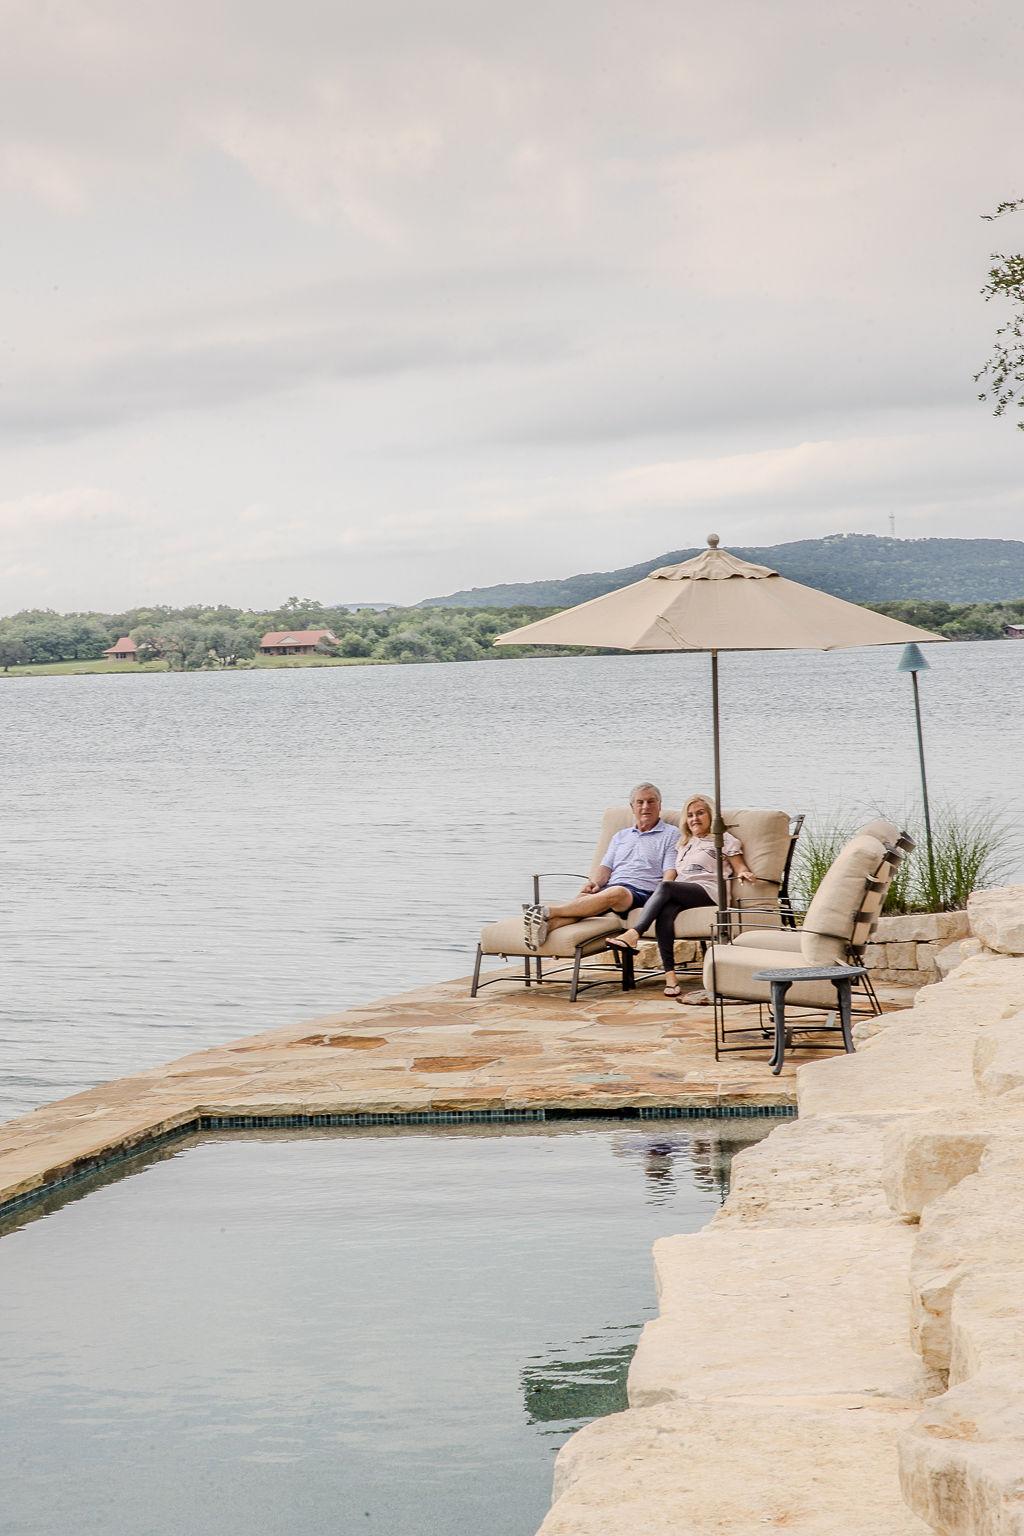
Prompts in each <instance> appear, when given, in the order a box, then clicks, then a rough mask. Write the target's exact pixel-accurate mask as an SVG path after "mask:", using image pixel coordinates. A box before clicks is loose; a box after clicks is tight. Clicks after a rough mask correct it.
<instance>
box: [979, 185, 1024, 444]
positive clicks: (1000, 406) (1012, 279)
mask: <svg viewBox="0 0 1024 1536" xmlns="http://www.w3.org/2000/svg"><path fill="white" fill-rule="evenodd" d="M1020 208H1024V198H1022V197H1018V198H1014V199H1013V200H1012V201H1010V202H1007V203H1000V204H999V207H998V208H997V209H996V211H995V213H989V214H983V215H982V217H983V218H985V219H987V220H989V221H990V222H992V221H994V220H995V219H1001V218H1002V217H1003V216H1004V215H1005V214H1007V213H1016V212H1017V211H1018V210H1019V209H1020ZM990 260H991V261H992V263H993V265H992V266H991V267H990V268H989V274H988V282H987V283H986V284H985V286H984V288H982V290H981V291H982V294H983V295H984V298H985V302H986V304H988V303H990V302H991V300H992V299H1008V300H1009V302H1010V304H1011V305H1012V309H1011V312H1010V318H1009V319H1008V320H1007V321H1006V323H1005V324H1004V325H1001V326H1000V327H999V329H998V330H997V331H996V339H995V343H994V345H993V348H992V356H991V357H990V358H989V360H988V362H987V363H986V364H985V366H984V367H983V368H981V369H980V370H979V371H978V372H977V373H976V374H975V375H974V379H975V382H976V383H979V384H980V383H982V381H984V384H985V387H984V389H983V390H982V391H981V393H980V394H979V396H978V399H979V400H985V401H988V402H989V403H990V404H991V406H992V414H993V415H994V416H1003V415H1005V413H1006V412H1007V411H1008V410H1010V411H1015V412H1016V413H1017V415H1018V421H1017V427H1018V430H1020V431H1022V432H1024V398H1022V394H1021V390H1022V386H1024V254H1017V255H1013V256H1008V255H1005V254H1004V253H1003V252H1001V251H993V253H992V255H991V257H990Z"/></svg>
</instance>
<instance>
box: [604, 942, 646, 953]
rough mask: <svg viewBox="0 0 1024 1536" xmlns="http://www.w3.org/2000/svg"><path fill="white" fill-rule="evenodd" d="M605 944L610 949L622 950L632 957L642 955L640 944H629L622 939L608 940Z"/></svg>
mask: <svg viewBox="0 0 1024 1536" xmlns="http://www.w3.org/2000/svg"><path fill="white" fill-rule="evenodd" d="M605 943H606V944H607V945H608V948H609V949H621V950H624V951H625V952H626V953H628V954H630V955H638V954H639V953H640V946H639V944H627V943H626V941H625V939H622V938H610V939H606V940H605Z"/></svg>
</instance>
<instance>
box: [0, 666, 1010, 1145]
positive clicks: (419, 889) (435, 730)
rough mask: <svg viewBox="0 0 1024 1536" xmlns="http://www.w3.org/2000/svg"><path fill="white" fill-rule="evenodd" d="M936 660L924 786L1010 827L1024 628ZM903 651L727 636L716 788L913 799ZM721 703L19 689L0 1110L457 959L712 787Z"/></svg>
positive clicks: (544, 688) (8, 734)
mask: <svg viewBox="0 0 1024 1536" xmlns="http://www.w3.org/2000/svg"><path fill="white" fill-rule="evenodd" d="M930 656H931V658H932V670H931V671H929V672H927V673H926V674H925V675H924V677H923V679H922V685H921V688H922V695H923V704H924V717H925V733H926V745H927V748H928V762H929V774H930V783H931V788H932V793H933V796H934V798H935V799H937V800H948V801H951V802H956V803H963V802H965V801H966V802H970V803H975V802H977V801H979V800H985V801H989V802H991V803H993V804H994V805H996V806H997V807H998V808H1000V809H1005V810H1006V811H1007V812H1008V814H1009V815H1010V816H1011V817H1012V819H1013V820H1014V821H1015V822H1016V821H1017V820H1019V816H1020V810H1021V799H1020V789H1019V783H1020V764H1021V762H1022V761H1024V714H1022V711H1021V708H1020V698H1021V685H1022V680H1024V645H1020V644H1018V643H1014V642H1012V641H1009V642H993V643H990V644H949V645H944V646H936V647H934V648H933V649H932V650H931V651H930ZM898 658H899V649H898V648H895V649H889V648H881V649H876V650H864V651H841V652H835V653H832V654H828V655H821V654H817V653H802V652H800V653H774V654H773V653H761V654H743V653H738V654H736V655H724V656H723V657H722V659H721V693H722V738H723V753H724V789H725V801H726V804H732V805H772V806H781V807H784V808H786V809H788V810H804V811H816V812H822V813H827V812H829V811H835V812H838V813H840V814H841V815H843V816H844V817H845V816H846V815H848V814H850V813H857V812H859V811H864V812H865V813H870V812H872V811H873V810H874V809H875V808H876V807H878V808H881V809H884V810H886V811H891V812H892V813H893V814H894V815H896V816H897V818H898V816H899V812H900V810H901V808H902V807H904V806H906V805H909V804H911V803H912V802H913V801H914V798H915V796H916V793H917V771H918V770H917V749H916V739H915V736H914V727H913V710H912V699H911V691H910V682H909V679H908V678H907V677H905V676H902V675H899V674H897V672H896V670H895V668H896V662H897V660H898ZM708 697H709V684H708V660H707V657H705V656H688V655H680V656H616V657H572V658H562V657H551V658H548V659H542V660H534V661H495V662H473V663H462V664H449V665H438V666H410V667H347V668H343V667H338V668H322V669H302V670H298V669H297V670H293V671H289V670H280V671H270V670H266V671H251V672H239V673H231V672H228V673H188V674H174V673H164V674H160V673H156V674H153V673H151V674H144V675H139V676H134V677H133V676H99V677H54V678H17V679H8V680H7V681H6V682H5V683H3V685H2V686H0V713H2V724H3V742H4V775H3V801H2V804H3V815H4V849H3V862H4V878H3V881H2V883H0V923H2V934H3V951H2V953H3V958H2V962H0V965H2V975H0V1116H3V1117H6V1116H9V1115H13V1114H17V1113H20V1112H22V1111H24V1110H27V1109H30V1108H33V1107H34V1106H36V1105H38V1104H42V1103H45V1102H47V1101H48V1100H50V1099H53V1098H57V1097H60V1096H63V1095H65V1094H69V1093H73V1092H76V1091H78V1090H79V1089H81V1088H85V1087H88V1086H90V1085H92V1084H94V1083H97V1082H101V1081H103V1080H106V1079H108V1078H111V1077H116V1076H120V1075H122V1074H124V1073H128V1072H131V1071H133V1070H137V1069H139V1068H142V1067H147V1066H151V1065H154V1064H156V1063H158V1062H161V1061H167V1060H171V1059H173V1058H175V1057H177V1056H180V1055H182V1054H184V1053H185V1052H187V1051H191V1050H195V1049H197V1048H199V1047H202V1046H205V1045H214V1044H218V1043H220V1042H223V1041H225V1040H229V1039H233V1038H235V1037H237V1036H240V1035H245V1034H250V1033H253V1032H255V1031H257V1030H262V1029H267V1028H269V1027H271V1026H274V1025H278V1024H288V1023H292V1022H296V1021H299V1020H302V1019H306V1018H309V1017H310V1016H312V1015H316V1014H324V1013H330V1012H335V1011H337V1010H340V1009H343V1008H345V1007H347V1006H349V1005H350V1004H353V1003H357V1002H361V1001H364V1000H366V999H368V998H372V997H377V996H380V995H382V994H385V993H388V992H396V991H401V990H402V989H405V988H408V987H413V986H417V985H420V984H422V983H426V982H432V981H436V980H440V979H441V978H445V977H451V976H455V975H459V974H463V973H465V972H466V971H468V969H469V968H470V965H471V959H472V954H473V950H474V947H475V943H476V934H477V932H478V930H479V927H480V924H481V921H482V920H485V919H489V918H491V917H496V916H500V915H503V914H505V913H507V912H510V911H513V910H515V909H516V907H517V904H518V903H519V902H520V901H522V900H524V899H525V898H526V897H527V896H528V895H529V890H530V886H529V877H530V874H531V873H532V871H533V870H535V869H537V868H541V869H551V868H555V869H567V870H580V871H582V870H585V869H586V867H587V865H588V864H589V861H590V856H591V853H592V851H593V843H594V839H595V836H596V831H597V826H598V823H599V820H600V814H601V810H602V808H603V807H604V806H605V805H606V804H609V803H611V802H613V801H621V800H623V799H624V798H625V794H626V792H627V791H628V789H629V788H630V786H631V785H632V784H633V783H635V782H636V781H637V780H639V779H642V778H650V779H653V780H654V781H655V782H656V783H658V784H660V785H661V786H662V788H663V790H664V792H665V795H666V799H667V802H668V803H670V804H676V805H678V803H679V802H680V800H681V798H682V797H683V796H684V795H685V794H687V793H689V792H691V791H692V790H695V789H706V788H707V787H708V786H709V784H710V782H711V772H710V769H711V733H710V721H709V708H708ZM1017 862H1018V866H1019V868H1024V861H1021V860H1018V861H1017ZM394 934H397V935H398V937H394V936H393V935H394Z"/></svg>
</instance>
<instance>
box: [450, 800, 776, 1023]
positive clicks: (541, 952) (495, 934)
mask: <svg viewBox="0 0 1024 1536" xmlns="http://www.w3.org/2000/svg"><path fill="white" fill-rule="evenodd" d="M662 819H663V820H664V821H666V822H669V823H671V825H672V826H676V827H677V826H678V825H679V812H678V811H670V810H667V811H663V812H662ZM722 819H723V821H724V822H725V826H726V829H727V830H728V831H730V832H734V833H735V834H736V836H737V837H738V838H739V840H740V842H741V843H742V844H743V854H744V858H745V859H746V861H747V864H748V865H749V866H750V868H751V869H752V870H753V872H754V873H755V875H756V876H757V880H756V881H755V883H754V884H752V885H746V886H743V887H741V889H740V892H739V893H738V904H737V905H736V906H732V905H730V912H729V921H730V922H731V923H732V924H733V925H734V926H735V927H736V928H737V930H739V929H742V928H743V927H744V926H747V925H753V926H755V927H756V926H759V925H761V924H762V923H773V922H780V921H781V922H783V923H784V922H786V921H787V920H788V921H789V922H792V921H793V918H792V908H791V905H790V902H789V890H788V878H789V870H790V866H791V864H792V858H793V848H794V846H795V844H796V839H797V837H798V835H799V832H800V826H801V824H802V822H803V817H802V816H800V817H797V818H795V819H791V818H790V817H789V815H788V814H787V813H786V812H785V811H763V810H742V811H724V812H723V814H722ZM632 820H633V813H632V811H631V810H630V808H629V807H628V806H619V805H615V806H610V807H609V808H608V810H606V811H605V813H604V817H603V820H602V823H601V831H600V835H599V837H598V840H597V846H596V848H595V850H594V857H593V860H592V863H591V867H590V873H589V876H584V875H571V876H570V875H569V872H568V871H565V870H562V871H549V872H547V873H545V874H540V875H534V877H533V899H534V900H535V901H541V900H542V899H543V898H542V886H541V882H542V881H544V880H551V879H554V878H559V877H561V878H572V879H576V880H584V879H587V878H589V879H593V878H594V877H595V876H596V874H597V871H598V869H599V868H600V866H601V858H602V855H603V854H604V852H605V850H606V849H607V847H608V843H609V842H610V840H611V837H612V834H613V833H614V832H618V831H620V830H621V828H623V827H628V826H630V825H632ZM730 902H731V898H730ZM638 914H639V908H635V909H634V910H633V911H632V912H630V913H629V914H628V916H627V917H626V918H625V919H622V918H619V917H616V916H615V914H614V913H607V914H605V915H603V916H601V917H588V918H581V919H580V920H579V921H578V922H574V923H566V924H565V925H564V926H563V927H560V928H553V929H552V930H551V932H550V933H549V935H548V938H547V941H546V942H545V943H544V944H543V945H541V947H540V948H539V949H528V948H527V946H526V941H525V935H524V933H523V920H522V916H521V915H520V916H516V917H506V918H502V919H501V920H500V921H498V922H494V923H488V924H487V925H486V926H485V927H484V929H483V931H482V932H481V934H480V942H479V944H478V945H477V950H476V963H475V965H474V968H473V983H472V987H471V990H470V995H471V996H472V997H476V995H477V992H478V991H479V989H480V988H481V987H485V986H490V985H491V983H492V982H495V981H509V980H515V979H516V978H515V977H510V976H509V974H508V972H507V971H505V970H502V971H501V972H500V973H499V974H498V975H494V976H488V977H486V978H485V979H484V980H481V968H482V964H483V960H484V957H485V956H500V957H501V958H502V959H504V960H509V959H513V958H516V959H517V958H520V957H521V958H522V960H523V973H522V976H521V978H519V979H521V980H522V981H523V983H524V984H525V985H526V986H531V985H545V984H547V983H561V984H563V985H565V984H568V986H569V1000H570V1002H575V1001H576V998H577V996H578V995H579V993H580V992H581V991H582V990H584V989H585V988H586V987H594V986H606V985H607V984H608V982H609V981H610V980H611V979H612V978H613V977H614V975H615V971H614V970H613V969H612V968H611V967H609V965H608V964H607V961H604V962H602V963H600V964H589V965H588V964H587V962H588V961H593V959H594V957H595V956H596V955H600V954H602V953H603V952H604V951H605V950H606V949H607V948H608V939H609V937H610V936H611V935H613V934H617V933H622V932H623V930H624V929H626V928H628V927H630V926H631V923H632V920H633V918H635V917H636V916H637V915H638ZM717 920H718V908H717V906H709V907H695V908H691V909H690V910H689V911H687V912H680V913H679V914H678V916H677V918H676V923H675V934H676V938H677V939H690V940H695V941H697V942H698V943H699V944H700V945H701V947H702V948H703V947H704V946H705V945H706V944H707V943H709V942H710V940H711V939H712V937H713V936H714V934H715V932H716V924H717ZM545 961H555V962H556V963H555V964H554V965H549V966H548V967H547V969H545V967H544V962H545ZM531 962H532V964H531ZM615 963H616V965H618V966H619V968H620V971H621V979H622V985H623V988H624V989H626V990H629V989H631V988H632V987H633V986H634V985H635V975H634V962H633V956H632V955H628V954H627V955H626V956H624V957H623V956H621V955H616V960H615ZM584 970H586V971H588V972H591V971H593V972H595V973H597V979H595V980H590V981H583V980H582V979H581V978H582V973H583V971H584ZM660 974H661V972H660V970H647V971H645V972H644V975H645V977H647V976H656V975H660Z"/></svg>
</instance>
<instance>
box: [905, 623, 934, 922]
mask: <svg viewBox="0 0 1024 1536" xmlns="http://www.w3.org/2000/svg"><path fill="white" fill-rule="evenodd" d="M928 666H929V663H928V662H927V661H925V659H924V655H923V653H922V651H921V647H920V646H919V645H917V644H916V643H915V642H914V641H913V640H912V641H911V642H910V644H909V645H905V646H904V647H903V655H902V656H901V657H900V659H899V665H898V666H897V668H896V670H897V672H909V673H910V681H911V682H912V683H913V685H914V715H915V717H916V719H917V755H918V757H919V758H920V761H921V796H922V798H923V800H924V839H925V843H926V845H927V848H928V876H929V879H930V881H931V889H932V895H933V897H934V896H935V895H936V894H937V892H938V884H937V882H936V879H935V852H934V849H933V848H932V819H931V815H930V813H929V810H928V776H927V774H926V773H925V770H924V736H923V735H922V732H921V696H920V694H919V693H918V691H917V674H918V673H919V672H927V670H928Z"/></svg>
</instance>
